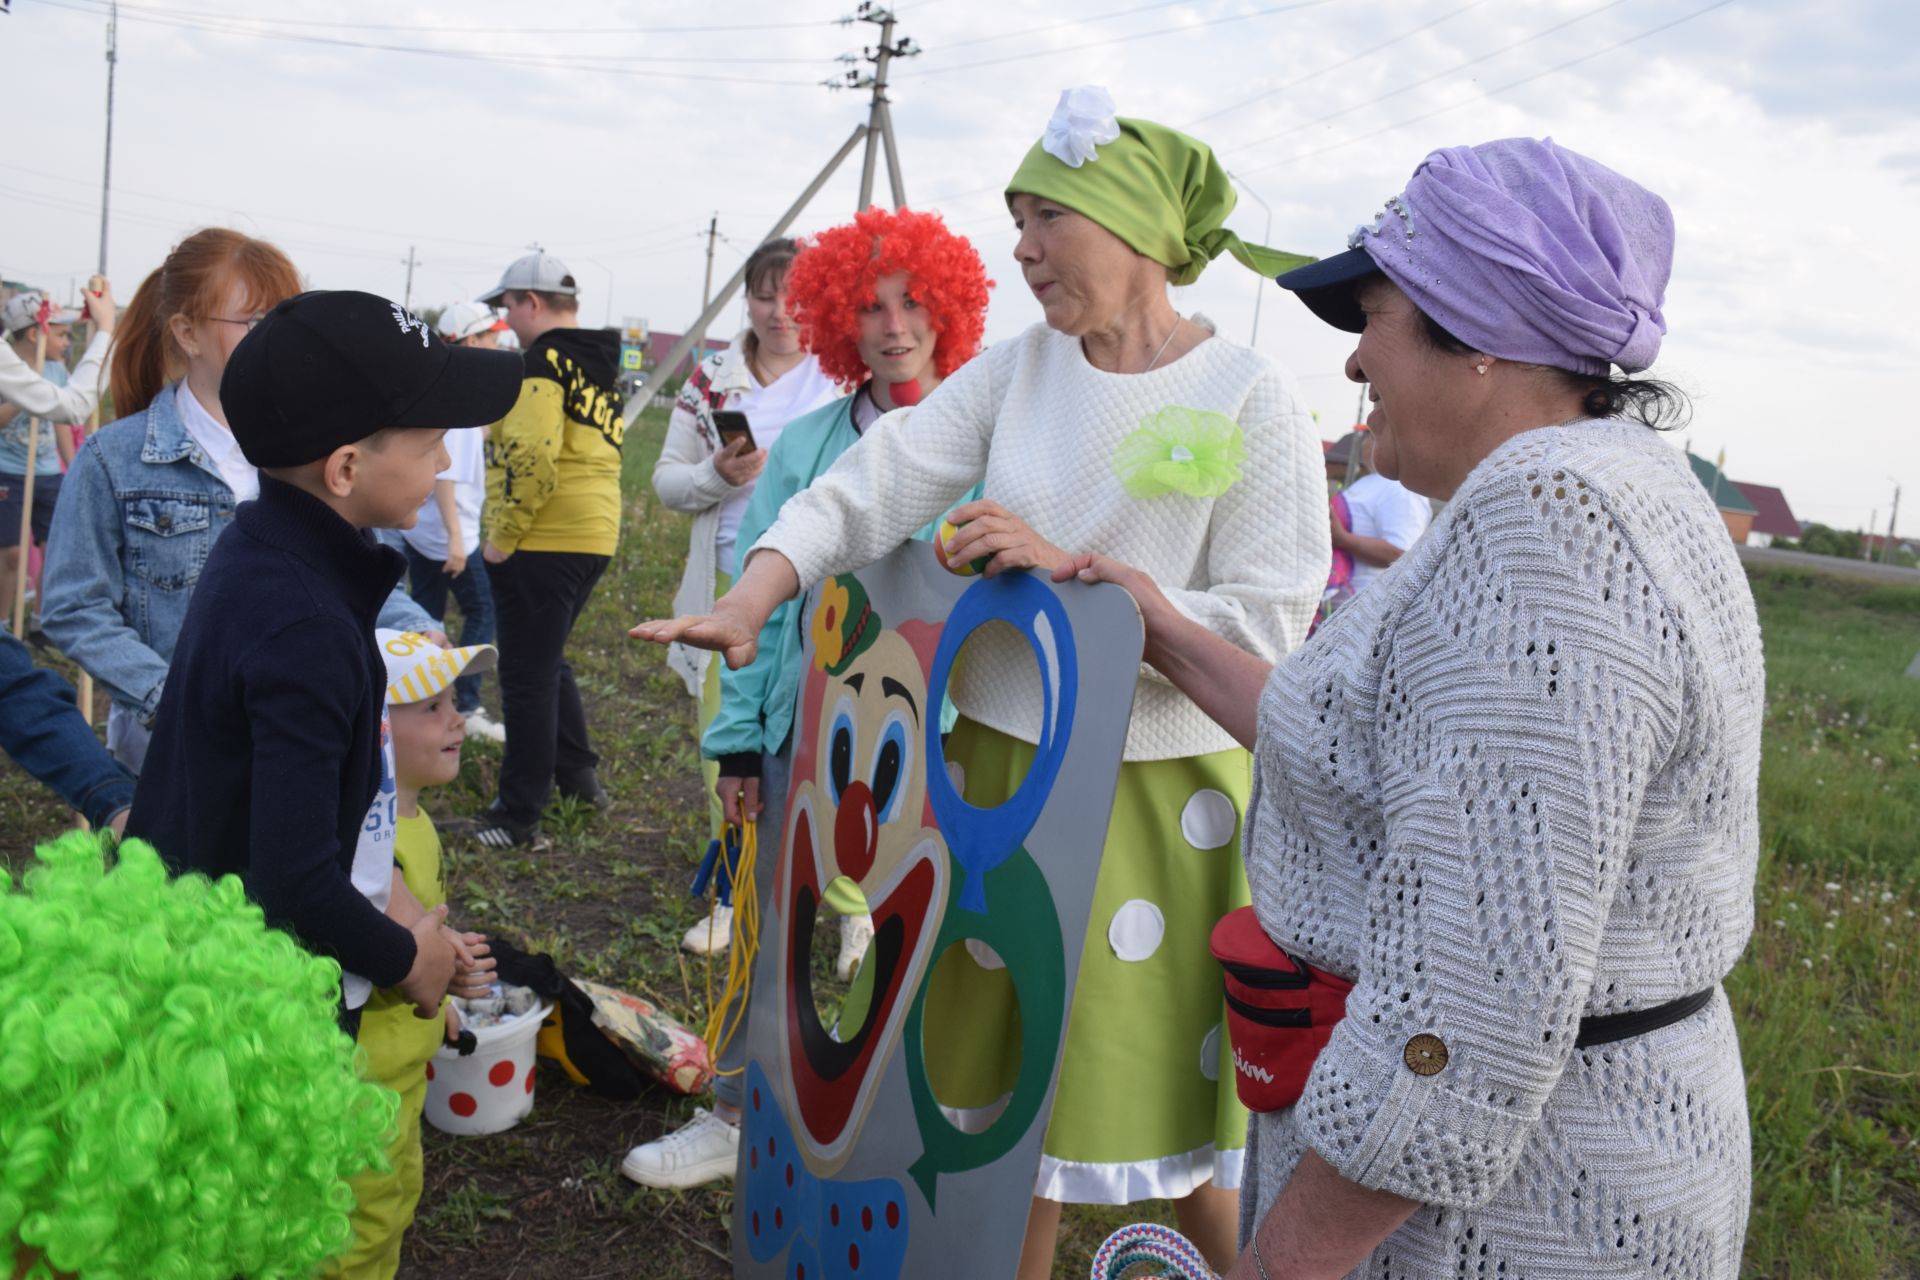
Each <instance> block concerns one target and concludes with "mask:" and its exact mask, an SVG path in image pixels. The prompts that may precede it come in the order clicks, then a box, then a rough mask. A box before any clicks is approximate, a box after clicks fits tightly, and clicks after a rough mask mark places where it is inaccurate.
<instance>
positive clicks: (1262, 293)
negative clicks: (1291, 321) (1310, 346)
mask: <svg viewBox="0 0 1920 1280" xmlns="http://www.w3.org/2000/svg"><path fill="white" fill-rule="evenodd" d="M1227 177H1229V178H1231V179H1232V180H1233V184H1234V185H1235V186H1237V187H1239V188H1240V190H1241V191H1242V192H1243V193H1245V194H1247V195H1250V196H1252V197H1253V201H1254V203H1255V204H1257V205H1259V206H1260V207H1261V208H1262V209H1265V210H1266V211H1267V229H1266V231H1264V232H1263V233H1262V234H1261V236H1260V243H1261V244H1272V243H1273V206H1272V205H1270V204H1268V203H1267V202H1266V201H1265V200H1262V199H1261V198H1260V193H1259V192H1257V191H1255V190H1254V189H1253V188H1252V187H1250V186H1248V185H1247V184H1246V183H1245V182H1244V181H1242V180H1241V178H1240V176H1239V175H1238V174H1235V173H1231V172H1229V173H1228V174H1227ZM1266 286H1267V282H1266V281H1265V280H1264V279H1262V280H1261V281H1260V287H1259V288H1258V289H1256V290H1254V293H1253V332H1252V333H1250V334H1248V335H1247V345H1248V346H1250V347H1251V346H1254V345H1255V344H1257V343H1258V342H1259V341H1260V300H1261V299H1262V298H1264V297H1266V296H1267V287H1266Z"/></svg>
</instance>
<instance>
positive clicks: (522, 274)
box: [473, 252, 626, 849]
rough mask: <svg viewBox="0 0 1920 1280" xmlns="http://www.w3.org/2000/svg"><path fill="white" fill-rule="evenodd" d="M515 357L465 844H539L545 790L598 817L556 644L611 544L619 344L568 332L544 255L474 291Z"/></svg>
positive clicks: (595, 759) (602, 794) (575, 324)
mask: <svg viewBox="0 0 1920 1280" xmlns="http://www.w3.org/2000/svg"><path fill="white" fill-rule="evenodd" d="M480 301H481V302H482V303H485V304H486V305H488V306H494V305H498V306H501V307H503V308H505V310H506V317H507V324H508V325H509V326H510V327H511V328H512V329H513V332H514V336H515V337H517V338H519V339H520V345H521V347H522V348H523V350H524V354H523V356H522V359H523V360H524V361H525V364H524V367H523V370H522V372H523V375H524V376H523V378H522V380H521V383H520V398H519V400H517V401H516V402H515V403H514V406H513V408H512V409H510V410H508V411H507V415H506V416H505V417H504V418H502V419H500V421H498V422H496V423H494V424H493V426H491V427H489V428H488V429H487V504H486V535H487V538H486V544H485V545H484V546H483V547H482V548H481V555H482V557H483V558H484V559H485V561H486V566H487V577H488V579H489V581H490V583H491V585H492V587H493V607H494V624H495V630H494V636H495V638H496V639H497V640H498V641H499V642H500V651H501V653H502V654H503V655H504V657H503V659H502V661H501V663H500V707H501V712H502V714H503V715H504V716H505V717H506V722H507V746H506V752H505V754H504V755H503V757H502V759H501V761H500V792H499V795H498V796H497V797H496V798H495V799H494V802H493V804H492V805H491V806H489V808H488V809H487V811H486V812H485V813H483V814H482V815H480V817H479V819H478V820H477V825H476V829H475V830H474V832H473V838H474V840H476V841H477V842H478V843H480V844H482V845H485V846H487V847H488V848H494V849H506V848H510V847H512V846H515V845H521V846H534V847H539V846H540V845H542V844H543V843H544V837H543V836H542V835H541V834H540V815H541V813H542V812H543V811H545V809H546V807H547V801H548V800H549V799H551V798H552V797H553V795H554V794H555V793H558V794H559V795H560V796H562V797H563V798H564V797H567V796H571V797H573V798H574V799H576V800H578V801H579V802H580V803H582V804H585V805H588V806H589V807H592V808H596V809H603V808H605V807H606V805H607V803H608V799H607V793H606V790H605V788H603V787H602V786H601V785H600V780H599V777H598V775H597V774H596V772H595V769H596V766H597V765H598V764H599V763H600V757H599V756H598V755H597V754H595V752H594V750H593V743H592V741H591V739H590V737H589V735H588V732H587V713H586V708H585V706H584V704H583V703H582V702H581V700H580V690H579V687H578V686H577V685H576V684H575V683H574V678H573V668H572V667H571V666H569V665H568V663H567V638H568V636H570V635H571V634H572V632H573V624H574V623H575V622H576V621H577V620H578V619H579V617H580V612H581V610H583V609H585V608H586V606H587V600H588V597H590V596H591V595H592V594H593V588H594V584H595V583H597V582H598V581H599V580H600V575H601V574H602V573H604V572H605V571H606V568H607V562H608V561H609V560H611V559H612V558H613V552H614V547H615V546H616V545H617V544H618V543H619V540H620V446H621V442H622V441H623V440H624V439H625V438H626V419H625V417H624V413H623V402H622V399H621V392H620V336H619V335H618V334H617V333H614V332H612V331H611V330H608V329H583V328H581V327H580V288H579V285H578V283H577V282H576V281H575V280H574V278H573V273H572V272H570V271H568V270H567V264H566V263H564V262H562V261H560V259H558V258H556V257H554V256H553V255H552V254H550V253H545V252H535V253H530V254H528V255H527V256H526V257H524V258H521V259H519V260H518V261H517V262H515V263H514V264H513V265H512V266H510V267H508V268H507V269H506V272H505V273H504V274H503V275H502V276H501V277H500V284H499V286H498V287H497V288H495V289H494V290H493V291H492V292H490V293H484V294H482V295H481V296H480Z"/></svg>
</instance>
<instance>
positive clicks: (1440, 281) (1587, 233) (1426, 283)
mask: <svg viewBox="0 0 1920 1280" xmlns="http://www.w3.org/2000/svg"><path fill="white" fill-rule="evenodd" d="M1347 243H1348V245H1349V247H1351V248H1355V249H1364V250H1366V252H1367V255H1368V256H1369V257H1371V258H1372V259H1373V260H1374V262H1375V264H1376V265H1378V266H1379V268H1380V270H1381V271H1383V272H1385V273H1386V275H1387V277H1388V278H1389V279H1391V280H1392V281H1393V282H1394V283H1395V284H1397V285H1399V286H1400V288H1401V289H1403V290H1405V291H1406V293H1407V295H1408V296H1409V297H1411V298H1412V299H1413V301H1414V303H1415V304H1416V305H1418V306H1419V308H1420V309H1421V310H1422V311H1424V312H1426V313H1427V314H1428V315H1430V316H1432V317H1433V318H1434V319H1435V320H1436V321H1438V322H1439V323H1440V324H1441V325H1442V326H1443V327H1444V328H1445V329H1446V330H1447V331H1448V332H1449V333H1451V334H1453V335H1454V336H1455V337H1457V338H1459V339H1460V340H1461V341H1463V342H1466V343H1469V344H1471V345H1472V346H1473V347H1475V348H1476V349H1478V350H1481V351H1484V352H1486V353H1487V354H1488V355H1491V356H1498V357H1500V358H1501V359H1505V360H1517V361H1525V362H1527V363H1530V364H1546V365H1552V366H1554V367H1556V368H1560V369H1571V370H1573V371H1574V372H1576V373H1584V374H1593V375H1604V374H1605V373H1606V372H1607V366H1608V365H1610V364H1616V365H1619V366H1620V367H1621V368H1622V369H1623V370H1625V371H1627V372H1628V373H1634V372H1637V371H1639V370H1641V369H1644V368H1646V367H1647V366H1648V365H1650V364H1652V363H1653V360H1654V357H1655V356H1656V355H1658V354H1659V352H1660V339H1661V336H1662V335H1664V334H1665V333H1666V331H1667V322H1666V319H1665V318H1664V317H1663V316H1662V315H1661V314H1660V304H1661V302H1662V300H1663V299H1664V297H1665V295H1666V290H1667V278H1668V276H1669V275H1670V274H1671V273H1672V271H1673V211H1672V210H1670V209H1669V208H1668V207H1667V202H1666V201H1664V200H1662V199H1661V198H1660V197H1659V196H1657V195H1655V194H1653V192H1651V191H1648V190H1647V189H1646V188H1645V187H1643V186H1641V185H1639V184H1638V183H1636V182H1632V181H1629V180H1628V179H1626V178H1623V177H1621V176H1620V175H1619V174H1617V173H1615V172H1614V171H1613V170H1611V169H1609V168H1607V167H1606V166H1604V165H1600V164H1596V163H1595V162H1594V161H1592V160H1589V159H1587V158H1586V157H1585V156H1583V155H1580V154H1578V153H1576V152H1573V151H1569V150H1567V149H1566V148H1565V147H1561V146H1556V145H1555V144H1554V142H1553V139H1551V138H1547V139H1535V138H1503V139H1501V140H1500V141H1498V142H1486V143H1482V144H1481V145H1479V146H1477V147H1448V148H1446V149H1444V150H1441V151H1435V152H1433V153H1432V154H1430V155H1429V156H1428V157H1427V158H1426V159H1425V160H1424V161H1422V162H1421V164H1420V167H1419V168H1418V169H1415V170H1414V172H1413V177H1412V178H1411V179H1410V180H1409V181H1408V183H1407V189H1406V191H1405V192H1404V193H1403V194H1401V195H1398V196H1395V197H1394V198H1393V199H1391V200H1389V201H1387V207H1386V210H1385V211H1384V212H1383V213H1381V215H1380V216H1379V217H1378V218H1377V219H1375V221H1374V223H1373V225H1372V226H1363V227H1360V228H1358V229H1356V230H1355V231H1354V233H1353V235H1352V237H1350V238H1349V240H1348V242H1347Z"/></svg>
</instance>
